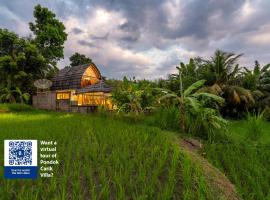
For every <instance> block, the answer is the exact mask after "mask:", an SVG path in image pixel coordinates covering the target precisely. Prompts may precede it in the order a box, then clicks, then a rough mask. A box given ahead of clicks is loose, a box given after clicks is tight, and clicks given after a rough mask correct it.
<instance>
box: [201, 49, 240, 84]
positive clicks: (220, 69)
mask: <svg viewBox="0 0 270 200" xmlns="http://www.w3.org/2000/svg"><path fill="white" fill-rule="evenodd" d="M242 55H243V54H239V55H235V54H234V53H228V52H223V51H221V50H216V52H215V55H214V56H213V57H211V59H210V60H203V63H204V65H205V67H206V68H208V69H209V71H210V72H211V73H212V75H214V78H215V83H217V84H219V85H221V84H228V83H230V82H233V81H235V78H236V76H237V75H238V74H239V72H240V68H239V65H238V64H236V61H237V59H238V58H239V57H241V56H242Z"/></svg>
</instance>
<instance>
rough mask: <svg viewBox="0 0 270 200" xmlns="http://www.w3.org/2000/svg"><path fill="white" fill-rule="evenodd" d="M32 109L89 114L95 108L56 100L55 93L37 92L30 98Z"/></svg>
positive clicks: (75, 102) (74, 102) (95, 108)
mask: <svg viewBox="0 0 270 200" xmlns="http://www.w3.org/2000/svg"><path fill="white" fill-rule="evenodd" d="M32 102H33V107H34V108H38V109H46V110H56V111H64V112H73V113H91V112H95V111H97V106H89V105H88V106H78V102H77V101H70V100H58V99H56V92H55V91H47V92H38V93H37V94H36V95H34V96H33V98H32Z"/></svg>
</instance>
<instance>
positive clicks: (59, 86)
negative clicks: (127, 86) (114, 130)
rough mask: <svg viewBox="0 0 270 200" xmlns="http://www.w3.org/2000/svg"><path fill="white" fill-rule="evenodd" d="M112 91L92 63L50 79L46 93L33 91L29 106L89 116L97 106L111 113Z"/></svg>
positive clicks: (67, 70)
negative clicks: (34, 92)
mask: <svg viewBox="0 0 270 200" xmlns="http://www.w3.org/2000/svg"><path fill="white" fill-rule="evenodd" d="M112 89H113V88H112V87H110V86H108V85H106V84H105V82H104V80H103V79H102V76H101V74H100V71H99V70H98V68H97V66H96V65H95V64H94V63H90V64H84V65H78V66H74V67H65V68H64V69H62V70H60V71H59V72H58V73H57V74H56V76H55V77H54V78H53V79H52V85H51V87H50V89H49V91H37V93H36V95H34V96H33V99H32V101H33V102H32V103H33V106H34V107H35V108H41V109H48V110H59V111H67V112H83V113H86V112H92V111H95V110H96V109H97V107H98V106H103V107H105V108H107V109H109V110H111V109H112V108H113V104H112V102H111V92H112Z"/></svg>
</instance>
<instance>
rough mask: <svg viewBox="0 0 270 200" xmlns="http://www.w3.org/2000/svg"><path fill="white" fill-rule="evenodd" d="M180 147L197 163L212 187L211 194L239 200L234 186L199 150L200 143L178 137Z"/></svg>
mask: <svg viewBox="0 0 270 200" xmlns="http://www.w3.org/2000/svg"><path fill="white" fill-rule="evenodd" d="M179 143H180V146H181V148H182V149H183V151H184V152H185V153H187V154H188V155H189V156H190V157H191V158H192V160H193V161H194V162H196V164H199V165H200V166H201V168H202V170H203V173H204V175H205V177H206V179H207V182H208V184H209V186H210V188H211V189H212V193H213V196H215V197H216V199H222V200H240V199H241V198H240V197H239V195H238V194H237V192H236V189H235V186H234V185H233V184H232V183H231V182H230V181H229V179H228V178H227V177H226V176H225V175H224V174H223V173H221V172H220V171H219V170H218V169H217V168H215V167H214V166H213V165H211V164H210V163H209V162H208V161H207V160H206V159H205V158H203V157H202V156H201V155H200V154H199V152H202V144H201V143H200V142H199V141H197V140H194V139H180V141H179Z"/></svg>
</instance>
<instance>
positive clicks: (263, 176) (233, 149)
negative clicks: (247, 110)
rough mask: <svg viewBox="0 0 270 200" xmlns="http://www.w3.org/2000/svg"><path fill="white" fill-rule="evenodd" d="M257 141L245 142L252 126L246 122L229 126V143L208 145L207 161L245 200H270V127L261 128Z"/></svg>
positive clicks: (269, 125)
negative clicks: (219, 171)
mask: <svg viewBox="0 0 270 200" xmlns="http://www.w3.org/2000/svg"><path fill="white" fill-rule="evenodd" d="M260 130H261V132H262V136H261V138H260V139H259V140H258V141H256V142H255V141H249V140H247V139H246V136H247V133H248V131H249V125H248V123H247V122H246V121H245V120H241V121H231V122H230V123H229V131H228V134H229V138H230V141H229V142H226V143H223V142H217V143H214V144H206V145H205V147H206V148H205V150H206V157H207V159H208V160H209V161H210V162H211V163H212V164H213V165H214V166H216V167H217V168H219V169H220V170H221V171H223V172H224V173H225V175H226V176H227V177H228V178H229V179H230V181H231V182H232V183H233V184H234V185H235V186H236V189H237V192H238V194H239V195H240V196H241V197H242V199H245V200H264V199H270V189H269V188H270V159H269V158H270V123H269V122H266V121H264V122H263V123H262V126H261V127H260Z"/></svg>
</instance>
